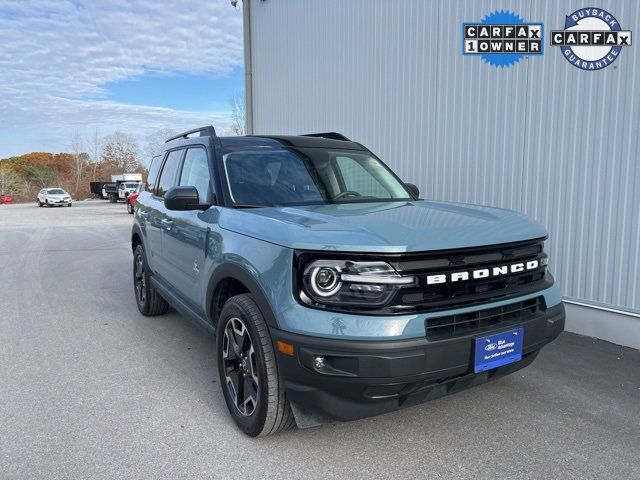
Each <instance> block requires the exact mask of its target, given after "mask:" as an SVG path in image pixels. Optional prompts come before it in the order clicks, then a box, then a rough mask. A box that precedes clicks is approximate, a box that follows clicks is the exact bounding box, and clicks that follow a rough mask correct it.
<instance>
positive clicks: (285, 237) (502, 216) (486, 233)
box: [220, 200, 546, 253]
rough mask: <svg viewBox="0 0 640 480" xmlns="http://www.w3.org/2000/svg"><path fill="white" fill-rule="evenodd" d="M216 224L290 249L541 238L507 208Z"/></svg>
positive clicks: (225, 217) (280, 211)
mask: <svg viewBox="0 0 640 480" xmlns="http://www.w3.org/2000/svg"><path fill="white" fill-rule="evenodd" d="M220 226H221V227H222V228H225V229H227V230H231V231H234V232H238V233H242V234H245V235H249V236H252V237H256V238H260V239H262V240H265V241H268V242H271V243H275V244H278V245H282V246H285V247H289V248H296V249H302V250H334V251H352V252H355V251H357V252H381V253H393V252H419V251H428V250H444V249H451V248H465V247H474V246H482V245H495V244H500V243H509V242H516V241H520V240H531V239H534V238H541V237H544V236H545V235H546V231H545V229H544V228H543V227H542V226H541V225H540V224H538V223H537V222H535V221H534V220H532V219H530V218H529V217H527V216H525V215H522V214H519V213H517V212H514V211H511V210H504V209H499V208H491V207H482V206H476V205H467V204H459V203H448V202H435V201H426V200H421V201H415V202H400V203H398V202H392V203H388V202H386V203H352V204H340V205H312V206H300V207H279V208H271V207H265V208H255V209H243V210H241V209H222V212H221V214H220Z"/></svg>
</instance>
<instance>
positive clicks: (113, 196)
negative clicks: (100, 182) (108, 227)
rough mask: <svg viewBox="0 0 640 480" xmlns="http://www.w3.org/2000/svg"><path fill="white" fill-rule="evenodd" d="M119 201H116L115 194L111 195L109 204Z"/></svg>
mask: <svg viewBox="0 0 640 480" xmlns="http://www.w3.org/2000/svg"><path fill="white" fill-rule="evenodd" d="M117 201H118V200H117V199H116V196H115V195H114V194H113V193H110V194H109V203H116V202H117Z"/></svg>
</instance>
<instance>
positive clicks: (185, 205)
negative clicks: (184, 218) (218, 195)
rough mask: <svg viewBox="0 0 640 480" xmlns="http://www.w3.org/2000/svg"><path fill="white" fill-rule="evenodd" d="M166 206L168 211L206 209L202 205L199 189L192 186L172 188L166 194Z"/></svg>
mask: <svg viewBox="0 0 640 480" xmlns="http://www.w3.org/2000/svg"><path fill="white" fill-rule="evenodd" d="M164 206H165V207H166V209H167V210H200V209H202V208H203V207H205V205H200V196H199V195H198V189H197V188H196V187H192V186H179V187H172V188H170V189H169V190H168V191H167V193H165V194H164Z"/></svg>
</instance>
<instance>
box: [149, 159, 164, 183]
mask: <svg viewBox="0 0 640 480" xmlns="http://www.w3.org/2000/svg"><path fill="white" fill-rule="evenodd" d="M160 165H162V155H156V156H155V157H153V158H152V159H151V165H149V173H148V174H147V185H148V187H147V189H148V190H149V191H150V192H153V190H154V189H155V188H156V181H157V180H158V172H159V171H160Z"/></svg>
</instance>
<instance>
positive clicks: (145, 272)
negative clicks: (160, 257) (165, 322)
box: [133, 245, 169, 317]
mask: <svg viewBox="0 0 640 480" xmlns="http://www.w3.org/2000/svg"><path fill="white" fill-rule="evenodd" d="M149 279H150V275H149V269H148V268H147V259H146V256H145V254H144V248H143V247H142V245H138V246H137V247H136V249H135V250H134V251H133V287H134V290H135V294H136V303H137V305H138V310H140V313H141V314H143V315H144V316H147V317H153V316H156V315H162V314H163V313H167V310H169V304H168V303H167V301H166V300H165V299H164V298H162V296H160V294H159V293H158V291H157V290H156V289H155V288H153V285H151V282H150V281H149Z"/></svg>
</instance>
